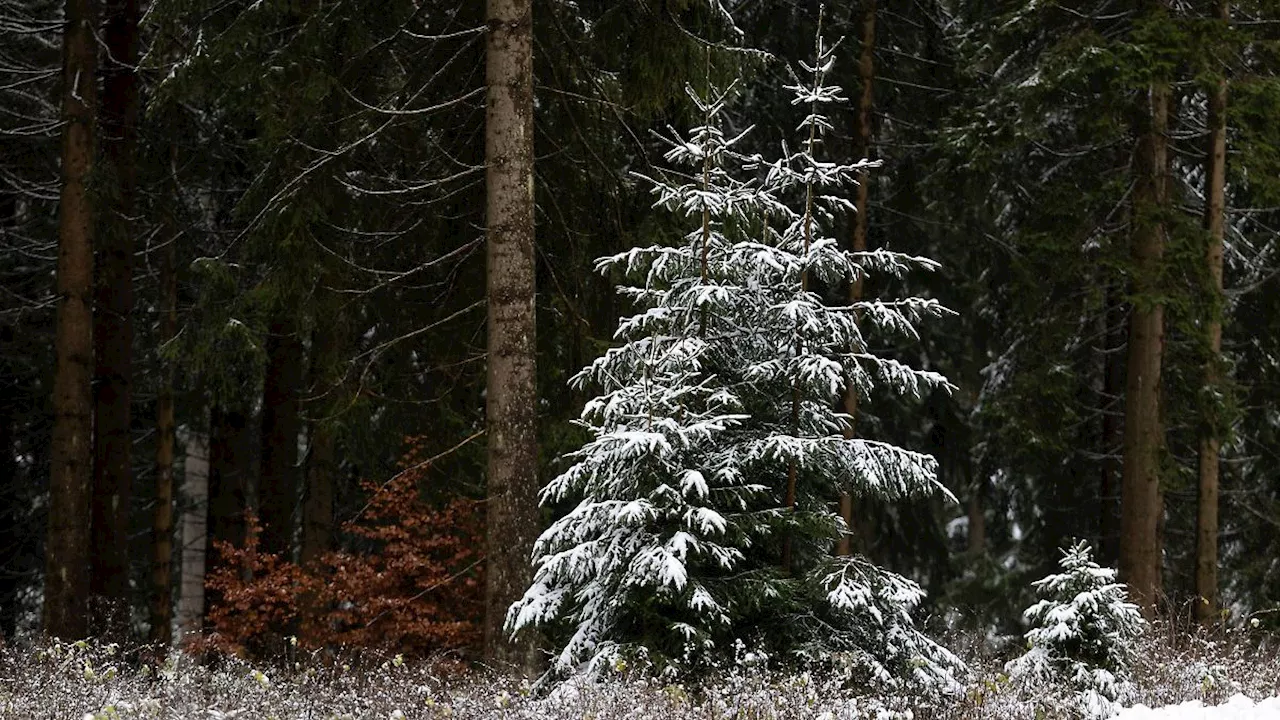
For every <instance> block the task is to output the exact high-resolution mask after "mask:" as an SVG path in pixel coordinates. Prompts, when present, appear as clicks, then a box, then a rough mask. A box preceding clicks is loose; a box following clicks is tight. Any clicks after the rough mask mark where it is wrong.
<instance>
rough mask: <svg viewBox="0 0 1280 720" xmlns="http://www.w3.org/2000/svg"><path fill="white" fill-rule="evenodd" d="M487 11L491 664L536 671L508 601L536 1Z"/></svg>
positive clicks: (520, 468)
mask: <svg viewBox="0 0 1280 720" xmlns="http://www.w3.org/2000/svg"><path fill="white" fill-rule="evenodd" d="M487 18H488V37H487V40H486V53H485V56H486V63H485V64H486V68H485V75H486V83H487V86H488V90H487V96H486V111H485V186H486V193H487V198H486V202H487V222H486V230H487V252H486V259H487V272H486V277H487V292H488V328H487V332H488V368H487V372H488V377H487V385H486V388H487V390H486V428H487V435H488V473H487V474H488V478H487V482H488V488H487V492H488V503H487V507H486V517H487V533H486V554H487V558H486V568H485V619H484V651H485V656H486V657H487V658H488V659H489V660H490V661H491V662H494V663H498V664H503V665H515V666H523V667H524V669H526V670H531V669H532V668H533V666H534V665H535V664H536V659H535V657H534V645H533V640H532V638H530V637H529V636H527V635H526V636H523V637H522V638H521V639H520V640H512V639H510V638H509V637H508V635H507V633H506V631H505V629H504V626H505V622H506V615H507V609H508V608H509V607H510V606H511V604H512V603H513V602H515V601H516V600H518V599H519V598H520V597H521V595H522V594H523V592H524V590H525V589H526V588H527V587H528V585H529V583H530V582H531V580H532V577H533V568H532V564H531V559H530V553H531V552H532V549H533V542H534V540H535V539H536V537H537V533H538V524H539V511H538V437H537V433H538V417H537V384H536V380H537V375H536V372H535V349H536V344H535V342H534V329H535V323H534V316H535V287H534V278H535V275H534V269H535V265H534V218H533V178H534V176H533V3H532V0H488V4H487Z"/></svg>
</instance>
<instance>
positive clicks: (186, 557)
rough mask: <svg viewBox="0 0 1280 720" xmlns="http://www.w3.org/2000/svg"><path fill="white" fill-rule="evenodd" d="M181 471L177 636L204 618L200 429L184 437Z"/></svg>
mask: <svg viewBox="0 0 1280 720" xmlns="http://www.w3.org/2000/svg"><path fill="white" fill-rule="evenodd" d="M182 474H183V477H182V502H183V508H184V509H183V511H182V582H181V588H180V594H179V600H178V631H179V633H181V635H180V636H179V637H180V638H181V637H182V636H183V635H187V634H192V633H199V632H200V629H201V625H202V621H203V620H204V574H205V573H204V571H205V546H206V544H207V543H208V541H209V536H208V528H209V439H208V438H207V437H206V436H205V435H203V434H202V433H199V432H193V433H191V435H190V437H188V438H187V448H186V459H185V461H184V463H183V470H182Z"/></svg>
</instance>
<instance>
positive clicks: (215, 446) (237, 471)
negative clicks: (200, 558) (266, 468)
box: [209, 406, 253, 566]
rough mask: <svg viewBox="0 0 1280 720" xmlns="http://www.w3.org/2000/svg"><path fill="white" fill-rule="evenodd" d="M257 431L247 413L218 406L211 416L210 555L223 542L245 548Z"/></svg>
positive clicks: (213, 559) (213, 558)
mask: <svg viewBox="0 0 1280 720" xmlns="http://www.w3.org/2000/svg"><path fill="white" fill-rule="evenodd" d="M252 435H253V428H252V426H251V425H250V423H249V414H248V413H247V412H246V411H244V410H239V409H231V408H226V407H221V406H214V408H213V410H212V411H211V412H210V413H209V553H210V555H211V557H210V566H212V565H213V564H215V563H216V558H215V557H212V555H213V554H214V553H215V551H214V549H213V544H214V543H215V542H218V541H221V542H226V543H230V544H231V545H234V546H237V547H239V546H243V545H244V541H245V532H246V529H245V511H246V510H248V509H249V502H248V490H249V477H250V475H251V474H252V472H253V467H252V466H253V457H252V455H253V437H252Z"/></svg>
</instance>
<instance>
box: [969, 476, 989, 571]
mask: <svg viewBox="0 0 1280 720" xmlns="http://www.w3.org/2000/svg"><path fill="white" fill-rule="evenodd" d="M982 485H983V484H982V482H981V481H975V482H973V483H971V484H970V489H969V503H968V507H967V509H966V514H967V515H968V518H969V547H968V548H967V552H968V555H969V557H970V558H974V559H977V558H981V557H982V556H983V555H985V554H986V553H987V515H986V512H985V510H984V509H983V506H982Z"/></svg>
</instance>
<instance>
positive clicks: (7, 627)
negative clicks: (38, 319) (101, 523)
mask: <svg viewBox="0 0 1280 720" xmlns="http://www.w3.org/2000/svg"><path fill="white" fill-rule="evenodd" d="M0 217H2V216H0ZM0 330H3V335H4V336H5V339H6V340H7V339H8V336H9V335H10V332H9V328H8V327H7V326H0ZM9 382H10V381H9V378H0V643H5V642H12V641H13V640H14V636H15V635H16V634H17V629H18V618H19V616H20V615H21V613H20V612H19V608H18V603H19V601H20V592H21V588H22V584H21V575H20V574H19V571H18V567H19V563H20V562H21V559H20V554H21V549H20V547H21V546H20V543H22V542H23V540H24V538H23V537H22V536H21V534H20V532H19V530H18V528H20V527H21V526H20V524H19V523H20V522H21V519H20V517H21V514H24V513H25V508H24V507H23V503H22V502H21V494H20V491H19V487H18V483H19V482H20V479H19V478H18V477H17V474H18V473H17V470H18V464H17V463H16V462H14V451H15V448H14V445H15V443H16V440H17V418H16V417H15V407H14V395H15V394H16V393H15V389H14V388H13V387H12V386H11V385H10V384H9Z"/></svg>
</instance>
